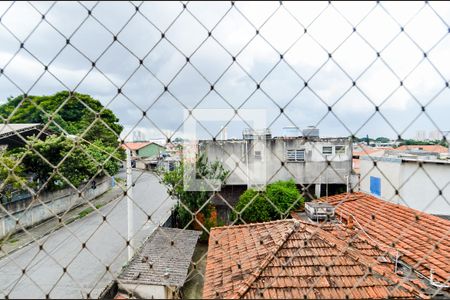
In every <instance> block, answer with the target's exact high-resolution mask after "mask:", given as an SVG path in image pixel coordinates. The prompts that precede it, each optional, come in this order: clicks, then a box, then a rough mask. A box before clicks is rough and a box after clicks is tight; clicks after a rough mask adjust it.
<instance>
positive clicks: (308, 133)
mask: <svg viewBox="0 0 450 300" xmlns="http://www.w3.org/2000/svg"><path fill="white" fill-rule="evenodd" d="M303 136H305V137H319V128H316V127H315V126H308V128H306V129H303Z"/></svg>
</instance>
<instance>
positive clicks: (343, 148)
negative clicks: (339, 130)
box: [334, 145, 347, 155]
mask: <svg viewBox="0 0 450 300" xmlns="http://www.w3.org/2000/svg"><path fill="white" fill-rule="evenodd" d="M338 147H339V148H341V149H342V150H338ZM334 152H335V153H336V155H337V154H345V152H347V149H346V147H345V146H344V145H336V146H334Z"/></svg>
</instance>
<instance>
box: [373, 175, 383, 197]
mask: <svg viewBox="0 0 450 300" xmlns="http://www.w3.org/2000/svg"><path fill="white" fill-rule="evenodd" d="M370 193H371V194H372V195H375V196H381V180H380V177H374V176H370Z"/></svg>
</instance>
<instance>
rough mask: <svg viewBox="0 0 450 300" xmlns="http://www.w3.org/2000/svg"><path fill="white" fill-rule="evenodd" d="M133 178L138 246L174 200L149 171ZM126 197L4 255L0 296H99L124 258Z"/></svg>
mask: <svg viewBox="0 0 450 300" xmlns="http://www.w3.org/2000/svg"><path fill="white" fill-rule="evenodd" d="M133 180H134V181H136V182H135V187H134V190H133V193H134V195H133V198H134V205H133V212H134V213H133V226H134V228H135V231H134V232H135V234H134V238H133V241H132V243H133V244H134V245H135V247H136V248H137V247H139V245H140V244H141V243H142V241H143V240H144V239H145V238H146V237H147V236H148V235H149V234H150V233H151V232H152V231H153V229H154V228H155V226H157V225H158V224H163V223H164V222H165V221H166V220H167V218H168V217H169V215H170V210H171V208H172V207H173V205H174V201H173V200H171V199H169V198H168V195H167V192H166V189H165V187H164V186H163V185H161V184H160V183H159V180H158V178H156V177H155V176H154V175H153V174H151V173H147V172H145V173H141V172H137V171H136V172H133ZM105 196H106V195H105ZM111 196H113V195H111ZM108 197H109V196H108ZM126 202H127V201H126V198H125V197H123V196H120V197H119V198H118V199H116V200H113V201H112V202H110V203H108V204H107V205H105V206H103V207H101V208H100V209H99V212H96V211H94V212H92V213H90V214H88V215H87V216H85V217H83V218H81V219H78V220H76V221H73V222H72V223H70V224H68V225H67V226H65V227H61V228H59V229H58V230H56V231H54V232H52V233H51V234H48V235H46V236H45V237H43V238H41V239H39V240H38V243H36V242H32V243H30V244H28V245H25V246H23V247H22V248H21V249H19V250H17V251H15V252H13V253H11V254H9V255H7V256H5V257H3V258H2V259H1V260H0V297H5V296H8V297H9V298H45V297H46V296H48V297H51V298H87V297H92V298H96V297H98V296H99V294H100V293H101V292H102V290H103V289H104V287H105V286H106V285H107V284H109V283H110V281H111V280H112V279H114V278H115V276H116V275H117V274H118V272H119V271H120V269H121V268H122V266H123V265H124V264H125V263H126V262H127V260H128V255H127V244H126V237H127V228H128V219H127V203H126ZM104 216H105V217H106V221H104ZM148 216H150V221H149V218H148ZM48 226H49V228H52V227H51V226H50V225H48ZM53 226H55V224H53ZM45 230H46V229H45ZM45 230H44V229H43V231H45ZM17 242H19V241H17ZM83 244H84V247H83ZM39 245H42V246H41V247H42V249H40V247H39Z"/></svg>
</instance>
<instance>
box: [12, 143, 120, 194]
mask: <svg viewBox="0 0 450 300" xmlns="http://www.w3.org/2000/svg"><path fill="white" fill-rule="evenodd" d="M114 150H115V149H114V148H113V147H111V146H104V145H103V144H102V143H101V142H100V141H96V142H94V143H92V144H87V143H80V142H78V141H76V140H73V139H71V138H67V137H65V136H63V135H60V136H56V135H51V136H48V137H47V138H46V139H45V140H43V141H42V140H39V139H37V138H30V140H29V144H28V147H27V148H26V149H21V150H20V151H21V152H22V153H21V155H24V159H23V170H24V172H26V173H29V174H34V176H35V180H36V181H38V182H39V184H40V185H42V184H44V183H45V184H46V189H49V190H55V189H59V188H63V187H66V186H68V185H70V184H71V185H73V186H75V187H78V186H80V185H81V184H83V183H84V182H87V181H89V180H90V179H92V178H93V177H95V176H99V175H104V174H108V175H114V174H116V173H117V172H118V170H119V167H120V161H121V157H120V154H116V153H115V152H114ZM16 151H17V150H16ZM47 181H48V183H47Z"/></svg>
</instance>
